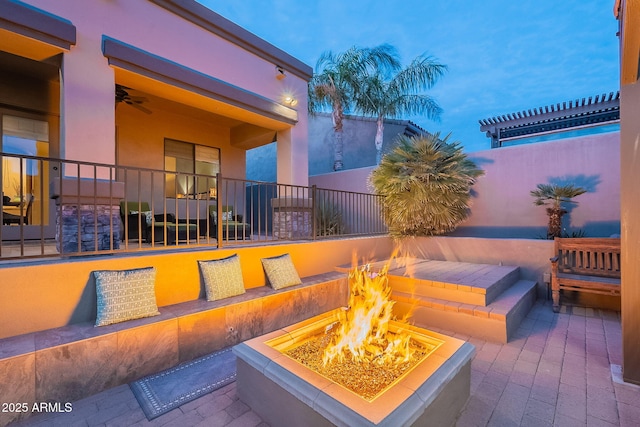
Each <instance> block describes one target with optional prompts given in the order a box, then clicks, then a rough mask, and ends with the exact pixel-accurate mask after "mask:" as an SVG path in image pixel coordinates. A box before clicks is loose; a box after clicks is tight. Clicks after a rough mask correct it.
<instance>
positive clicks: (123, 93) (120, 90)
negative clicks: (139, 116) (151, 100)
mask: <svg viewBox="0 0 640 427" xmlns="http://www.w3.org/2000/svg"><path fill="white" fill-rule="evenodd" d="M129 90H133V89H131V88H130V87H126V86H122V85H119V84H116V104H119V103H121V102H124V103H125V104H127V105H131V106H132V107H133V108H137V109H138V110H140V111H142V112H143V113H145V114H151V110H149V109H148V108H146V107H143V106H142V105H141V104H142V103H144V102H147V101H148V99H147V98H145V97H144V96H131V95H129V92H128V91H129Z"/></svg>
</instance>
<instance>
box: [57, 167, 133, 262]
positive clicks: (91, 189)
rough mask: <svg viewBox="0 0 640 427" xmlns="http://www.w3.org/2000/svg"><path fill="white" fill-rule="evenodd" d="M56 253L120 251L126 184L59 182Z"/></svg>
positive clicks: (105, 181)
mask: <svg viewBox="0 0 640 427" xmlns="http://www.w3.org/2000/svg"><path fill="white" fill-rule="evenodd" d="M51 197H52V198H53V199H55V201H56V249H57V250H58V252H59V253H61V254H65V253H73V252H90V251H104V250H111V249H119V248H120V228H121V224H120V223H121V221H120V206H119V201H120V200H121V199H123V198H124V183H122V182H116V181H108V180H97V181H96V180H93V179H87V178H63V179H62V180H61V179H60V178H55V179H54V180H53V182H52V183H51Z"/></svg>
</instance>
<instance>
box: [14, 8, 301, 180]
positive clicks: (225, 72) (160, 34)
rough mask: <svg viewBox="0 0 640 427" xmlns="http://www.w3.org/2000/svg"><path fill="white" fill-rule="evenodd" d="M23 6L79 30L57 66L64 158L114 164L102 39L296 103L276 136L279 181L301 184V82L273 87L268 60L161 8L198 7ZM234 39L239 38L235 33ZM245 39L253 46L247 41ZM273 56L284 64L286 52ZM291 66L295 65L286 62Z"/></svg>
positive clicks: (110, 92)
mask: <svg viewBox="0 0 640 427" xmlns="http://www.w3.org/2000/svg"><path fill="white" fill-rule="evenodd" d="M26 3H29V4H31V5H33V6H35V7H37V8H40V9H43V10H45V11H47V12H50V13H52V14H54V15H57V16H59V17H62V18H64V19H67V20H69V21H70V22H71V23H72V24H73V25H74V26H75V27H76V30H77V42H76V45H75V46H73V47H72V48H71V49H70V51H69V52H67V53H65V54H64V55H63V64H62V85H61V86H62V89H61V90H62V97H61V98H62V100H61V103H62V106H61V128H62V129H61V132H62V138H61V155H62V156H63V157H65V158H67V159H75V160H83V161H93V162H100V163H114V162H115V153H116V149H115V126H114V122H115V113H114V84H115V72H114V69H113V68H112V67H111V66H109V64H108V61H107V59H106V58H105V56H104V54H103V50H102V44H103V38H104V37H108V38H111V39H114V40H118V41H121V42H123V43H126V44H128V45H130V46H133V47H135V48H136V49H141V50H143V51H145V52H148V53H151V54H153V55H157V56H158V57H161V58H164V59H167V60H169V61H171V62H172V63H175V64H179V65H181V66H184V67H188V68H190V69H193V70H196V71H198V72H201V73H203V74H204V75H207V76H210V77H213V78H215V79H219V80H220V81H222V82H225V83H226V84H230V85H233V86H235V87H237V88H241V89H242V90H246V91H248V92H251V93H253V94H256V95H258V96H260V97H264V98H265V99H268V100H271V101H273V102H275V103H281V101H282V99H283V97H284V95H285V93H286V94H290V95H293V96H294V97H295V98H296V99H297V100H298V104H297V105H296V107H295V108H296V110H297V123H296V124H295V125H294V126H293V127H289V126H283V127H282V129H279V130H282V132H283V133H284V134H285V137H284V139H285V140H286V141H287V142H286V143H285V144H283V145H284V147H283V148H282V149H283V150H284V151H283V152H281V153H280V154H279V156H280V157H281V158H282V159H283V161H285V162H286V163H287V164H285V165H284V167H286V168H287V169H288V170H289V172H288V173H287V174H286V175H283V177H284V178H286V179H287V180H288V181H290V182H292V183H297V184H303V185H304V184H306V182H307V175H308V174H307V154H306V153H307V151H306V150H307V147H306V144H307V113H306V111H307V101H306V91H307V87H306V78H304V77H301V76H300V74H298V75H296V74H294V73H292V72H289V73H288V75H287V78H286V79H284V80H282V81H281V80H277V79H276V78H275V66H276V65H278V64H274V63H273V61H272V60H266V59H264V58H262V57H260V56H259V55H257V54H256V53H255V52H252V51H250V50H246V49H244V48H243V47H240V46H238V45H237V44H235V43H232V42H230V41H228V40H227V39H225V38H223V37H220V36H218V35H216V34H214V33H213V32H210V31H208V30H206V29H204V28H203V27H202V26H200V25H195V24H194V23H193V22H190V21H189V20H187V19H184V18H182V17H180V16H178V15H176V14H174V13H172V12H171V11H169V10H168V8H167V7H162V6H161V5H160V4H164V5H165V6H166V5H167V4H168V5H174V6H175V4H176V3H179V4H180V5H179V8H180V9H181V10H187V9H194V10H195V9H198V8H203V7H202V6H200V5H199V4H197V3H196V2H194V1H191V0H185V1H182V2H174V1H164V2H159V1H158V2H153V1H147V0H129V1H117V2H113V1H98V2H91V4H89V3H88V2H86V1H85V0H66V1H63V2H61V1H57V0H27V1H26ZM205 11H206V12H210V11H208V10H205ZM217 18H218V19H219V18H220V17H219V16H218V17H217ZM227 23H228V21H227ZM228 24H230V23H228ZM238 31H240V32H241V31H244V30H242V29H239V27H238ZM245 33H246V31H245ZM245 35H246V34H244V33H243V34H242V35H241V37H239V38H238V39H239V40H240V42H244V41H243V40H242V37H244V36H245ZM231 36H232V37H233V36H234V35H233V34H232V35H231ZM251 37H253V39H257V38H256V37H255V36H253V35H251ZM260 42H261V43H262V44H263V46H262V48H263V49H271V50H277V49H276V48H274V47H273V46H270V45H268V43H266V42H264V41H262V40H260ZM267 45H268V46H267ZM265 46H266V47H265ZM279 55H280V56H282V57H287V54H285V53H284V52H280V53H279ZM291 61H292V62H295V61H297V60H295V59H293V58H291ZM298 72H299V71H298ZM285 151H286V152H285Z"/></svg>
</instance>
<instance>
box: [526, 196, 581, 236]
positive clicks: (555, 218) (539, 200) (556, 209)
mask: <svg viewBox="0 0 640 427" xmlns="http://www.w3.org/2000/svg"><path fill="white" fill-rule="evenodd" d="M586 192H587V190H586V189H584V188H582V187H577V186H574V185H573V184H565V185H558V184H538V187H537V188H536V189H535V190H532V191H531V196H533V197H535V198H536V199H535V200H534V202H533V204H534V205H536V206H541V205H547V206H548V207H547V215H548V216H549V226H548V229H547V238H548V239H553V238H555V237H561V236H562V217H563V216H564V214H566V213H567V211H566V210H565V209H564V206H563V205H564V204H566V203H578V202H576V201H574V200H571V199H573V198H574V197H576V196H579V195H581V194H584V193H586Z"/></svg>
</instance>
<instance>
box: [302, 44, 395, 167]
mask: <svg viewBox="0 0 640 427" xmlns="http://www.w3.org/2000/svg"><path fill="white" fill-rule="evenodd" d="M399 67H400V61H399V59H398V54H397V51H396V49H395V48H394V47H393V46H391V45H388V44H382V45H380V46H377V47H373V48H361V47H357V46H354V47H352V48H350V49H349V50H347V51H346V52H343V53H338V54H335V53H333V52H331V51H327V52H325V53H323V54H322V55H321V56H320V58H319V59H318V62H317V63H316V69H315V73H314V75H313V77H312V78H311V81H310V82H309V112H310V113H311V114H313V113H315V112H318V111H321V110H323V109H327V108H328V109H331V118H332V121H333V129H334V138H335V140H334V163H333V169H334V170H341V169H342V168H343V162H342V149H343V141H342V126H343V124H342V122H343V120H344V113H345V111H349V110H350V109H351V108H352V107H353V104H354V92H355V89H354V87H355V86H356V85H357V84H358V81H359V80H361V79H362V78H364V76H366V75H368V74H372V73H376V72H378V71H380V72H384V70H386V69H397V68H399Z"/></svg>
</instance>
